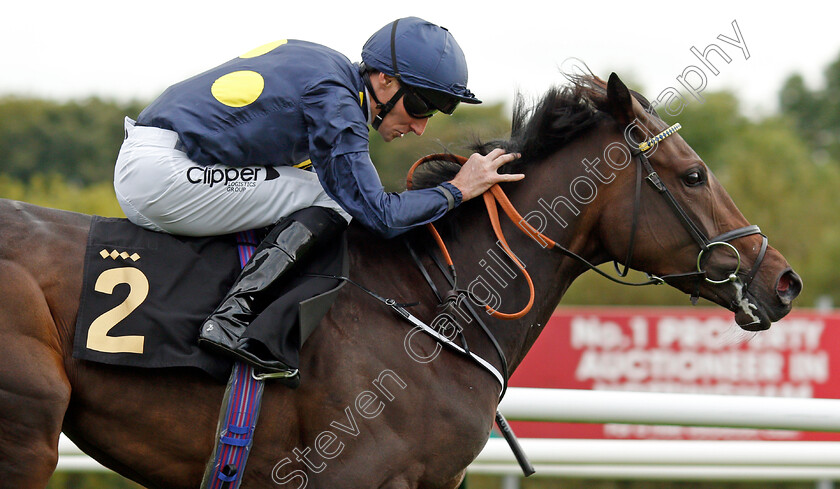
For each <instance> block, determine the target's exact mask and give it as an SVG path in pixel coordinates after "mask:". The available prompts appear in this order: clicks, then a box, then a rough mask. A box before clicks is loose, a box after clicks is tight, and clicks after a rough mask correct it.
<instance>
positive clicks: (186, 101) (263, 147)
mask: <svg viewBox="0 0 840 489" xmlns="http://www.w3.org/2000/svg"><path fill="white" fill-rule="evenodd" d="M466 85H467V64H466V60H465V58H464V54H463V52H462V51H461V48H460V47H459V46H458V44H457V43H456V42H455V39H454V38H453V37H452V35H451V34H450V33H449V32H448V31H447V30H446V29H444V28H442V27H439V26H437V25H434V24H431V23H429V22H426V21H424V20H422V19H419V18H416V17H408V18H404V19H398V20H395V21H394V22H393V23H390V24H388V25H386V26H385V27H383V28H382V29H380V30H379V31H377V32H376V33H375V34H373V36H371V37H370V39H368V41H367V43H365V45H364V48H363V51H362V62H361V63H358V64H354V63H351V62H350V61H349V60H348V59H347V58H346V57H344V56H343V55H341V54H339V53H338V52H336V51H334V50H332V49H329V48H327V47H324V46H320V45H317V44H313V43H309V42H305V41H298V40H283V41H277V42H274V43H270V44H267V45H265V46H262V47H259V48H257V49H254V50H252V51H250V52H248V53H245V54H243V55H241V56H240V57H238V58H235V59H233V60H231V61H228V62H227V63H225V64H222V65H220V66H218V67H216V68H212V69H210V70H209V71H206V72H204V73H201V74H199V75H196V76H194V77H192V78H189V79H187V80H185V81H182V82H180V83H177V84H175V85H173V86H171V87H169V88H168V89H167V90H166V91H164V93H163V94H162V95H161V96H160V97H159V98H158V99H157V100H155V101H154V102H152V104H151V105H149V106H148V107H146V109H144V110H143V111H142V113H141V114H140V116H139V117H138V119H137V121H136V122H134V121H132V120H131V119H128V118H126V139H125V141H124V143H123V145H122V148H121V149H120V153H119V156H118V157H117V162H116V168H115V172H114V188H115V190H116V195H117V199H118V201H119V203H120V206H121V207H122V209H123V211H124V212H125V214H126V216H127V217H128V218H129V220H131V221H132V222H133V223H135V224H138V225H140V226H142V227H145V228H147V229H151V230H155V231H160V232H166V233H172V234H178V235H187V236H212V235H220V234H227V233H234V232H238V231H242V230H247V229H256V228H263V227H267V226H273V228H272V229H271V231H270V232H269V233H268V235H267V236H266V237H265V238H264V240H263V242H262V243H261V244H260V245H259V246H258V247H257V249H256V251H255V253H254V255H253V257H252V258H251V260H250V261H249V262H248V263H247V264H246V265H245V267H243V269H242V272H241V274H240V276H239V277H238V278H237V279H236V281H235V282H234V284H233V286H232V288H231V290H230V292H229V293H228V294H227V296H226V297H225V298H224V299H223V301H222V303H221V305H219V307H218V308H217V309H216V310H215V311H214V312H213V313H212V314H211V316H210V317H209V318H208V319H207V320H206V321H205V323H204V325H203V326H202V329H201V333H200V337H199V343H200V344H201V345H202V346H203V347H206V348H208V349H210V350H214V351H217V352H222V353H224V354H226V355H229V356H233V357H235V358H237V359H239V360H242V361H245V362H247V363H249V364H251V365H254V366H255V367H256V368H257V369H258V370H259V371H261V372H266V373H277V374H278V376H279V377H282V376H283V375H285V374H289V375H290V376H291V375H296V371H294V369H291V368H290V367H289V366H287V365H285V364H284V363H283V362H281V361H279V360H277V359H276V358H273V355H271V354H270V353H269V352H268V350H267V348H266V347H265V345H261V344H259V342H256V341H254V340H244V339H240V336H241V335H242V333H243V332H244V330H245V328H246V327H247V326H248V324H249V323H250V322H251V321H252V320H253V318H254V317H255V316H256V315H258V314H259V313H260V312H261V311H262V310H263V309H265V307H267V305H268V304H270V303H271V301H272V300H273V299H274V298H275V296H276V293H277V289H278V285H279V284H281V283H282V277H283V276H284V274H285V273H286V272H287V271H288V270H289V269H290V268H292V266H293V265H294V263H295V262H296V261H297V260H301V259H304V258H305V256H306V254H307V252H308V251H309V250H311V249H313V248H316V247H317V245H318V244H319V243H322V242H326V241H329V240H332V239H335V238H336V237H337V236H339V235H340V233H341V232H342V231H343V230H344V229H345V227H346V226H347V224H348V223H349V221H350V220H351V219H357V220H358V221H359V222H361V224H363V225H364V226H365V227H367V228H368V229H370V230H371V231H373V232H375V233H377V234H379V235H381V236H383V237H385V238H390V237H393V236H396V235H398V234H400V233H403V232H405V231H407V230H409V229H411V228H413V227H415V226H419V225H422V224H425V223H428V222H431V221H434V220H436V219H438V218H440V217H441V216H443V215H444V214H445V213H446V212H447V211H449V210H451V209H453V208H454V207H456V206H457V205H459V204H460V203H461V202H463V201H465V200H468V199H471V198H473V197H476V196H478V195H481V194H482V193H483V192H484V191H485V190H487V189H488V188H489V187H490V186H492V185H493V184H495V183H497V182H502V181H514V180H519V179H521V178H523V176H522V175H504V174H499V173H498V172H497V169H498V168H499V167H500V166H501V165H503V164H505V163H507V162H509V161H512V160H513V159H515V158H516V157H517V155H513V154H505V153H504V151H502V150H501V149H497V150H494V151H492V152H490V153H489V154H488V155H486V156H482V155H479V154H473V155H472V156H471V157H470V159H469V160H468V161H467V163H466V164H465V165H464V166H463V168H462V169H461V171H460V172H459V173H458V175H457V176H456V177H455V178H453V180H451V181H449V182H445V183H442V184H441V185H439V186H438V187H436V188H429V189H423V190H414V191H405V192H402V193H386V192H385V191H384V189H383V187H382V184H381V183H380V180H379V176H378V175H377V173H376V170H375V168H374V166H373V164H372V162H371V160H370V155H369V147H368V145H369V142H368V125H370V126H372V127H373V128H374V129H375V130H376V131H377V132H379V134H380V135H381V136H382V138H383V139H384V140H385V141H386V142H388V141H391V140H393V139H395V138H398V137H402V136H403V135H405V134H406V133H408V132H413V133H415V134H417V135H421V134H423V131H424V130H425V128H426V124H427V123H428V121H429V118H430V117H431V116H432V115H433V114H434V113H436V112H442V113H445V114H451V113H452V112H453V111H454V110H455V108H456V106H457V105H458V104H459V103H460V102H465V103H469V104H478V103H481V102H480V100H478V99H476V97H475V95H473V94H472V92H470V91H469V90H468V89H467V86H466Z"/></svg>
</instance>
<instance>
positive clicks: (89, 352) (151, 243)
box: [73, 216, 347, 380]
mask: <svg viewBox="0 0 840 489" xmlns="http://www.w3.org/2000/svg"><path fill="white" fill-rule="evenodd" d="M85 253H86V254H85V270H84V278H83V283H82V296H81V300H80V303H79V314H78V317H77V320H76V335H75V338H74V346H73V357H74V358H78V359H82V360H89V361H93V362H99V363H105V364H110V365H121V366H131V367H144V368H166V367H194V368H199V369H201V370H203V371H205V372H207V373H209V374H210V375H212V376H214V377H216V378H218V379H219V380H226V379H227V376H228V374H229V371H230V367H231V365H232V363H231V361H230V360H228V359H224V358H219V357H217V356H214V355H211V354H209V353H207V352H206V351H204V350H202V349H200V348H199V347H198V346H197V339H198V333H199V328H200V327H201V324H202V323H203V322H204V320H205V319H206V318H207V317H208V316H209V315H210V313H212V312H213V310H214V309H215V308H216V306H217V305H218V304H219V303H220V302H221V300H222V298H223V297H224V295H225V294H226V293H227V291H228V290H229V289H230V286H231V285H232V284H233V281H234V280H235V278H236V276H237V275H238V273H239V271H240V270H241V266H240V262H239V255H238V243H237V240H236V235H225V236H218V237H212V238H191V237H182V236H172V235H169V234H163V233H156V232H153V231H148V230H145V229H143V228H140V227H139V226H136V225H134V224H132V223H131V222H129V221H128V220H126V219H116V218H103V217H98V216H95V217H94V218H93V221H92V223H91V227H90V235H89V238H88V244H87V249H86V252H85ZM345 255H346V242H345V237H344V236H342V238H341V239H340V240H337V241H336V242H335V243H332V244H330V245H329V246H326V247H324V248H323V249H321V250H318V251H317V252H316V253H314V257H313V258H312V259H310V260H308V261H307V262H306V263H304V264H301V266H300V267H299V268H298V269H297V270H295V271H294V273H293V274H292V276H291V277H290V279H289V280H288V281H287V283H286V286H285V288H284V290H283V293H282V294H281V295H280V296H279V297H278V298H277V299H276V300H275V301H274V302H273V303H272V304H271V305H270V306H269V307H268V308H267V309H266V310H265V311H264V312H263V313H262V314H261V315H260V316H259V317H257V319H256V320H254V322H253V323H252V324H251V325H250V326H249V327H248V329H247V332H246V336H247V337H248V338H252V339H255V340H258V341H260V342H262V343H263V344H265V345H266V346H267V347H268V349H269V350H270V351H271V352H272V353H273V354H274V355H275V356H277V358H278V359H280V360H282V361H283V362H284V363H286V364H287V365H289V366H292V367H297V366H298V364H299V351H300V347H301V346H302V344H303V342H304V341H305V340H306V338H307V337H308V336H309V334H310V333H311V332H312V331H313V330H314V328H315V327H316V326H317V324H318V323H319V322H320V321H321V319H322V318H323V316H324V315H325V314H326V312H327V311H328V309H329V306H330V305H331V304H332V302H333V300H334V299H335V296H336V295H337V292H338V289H339V288H340V287H341V285H342V283H340V282H339V281H338V280H335V279H330V278H321V277H312V276H311V274H322V275H345V276H346V274H347V270H346V263H347V260H346V259H345Z"/></svg>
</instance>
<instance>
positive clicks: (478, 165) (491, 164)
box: [449, 148, 525, 201]
mask: <svg viewBox="0 0 840 489" xmlns="http://www.w3.org/2000/svg"><path fill="white" fill-rule="evenodd" d="M520 156H522V155H520V154H518V153H505V150H503V149H501V148H496V149H494V150H493V151H491V152H489V153H488V154H487V155H486V156H482V155H480V154H478V153H473V154H472V155H471V156H470V159H468V160H467V162H466V163H464V166H462V167H461V170H460V171H459V172H458V174H457V175H455V178H453V179H452V181H450V182H449V183H451V184H452V185H455V186H456V187H458V190H460V191H461V195H462V201H467V200H470V199H472V198H474V197H478V196H479V195H481V194H483V193H484V192H486V191H487V189H489V188H490V187H492V186H493V185H494V184H497V183H499V182H516V181H518V180H522V179H523V178H525V175H523V174H521V173H518V174H499V173H498V171H497V170H498V169H499V167H501V166H502V165H504V164H505V163H510V162H511V161H513V160H515V159H517V158H519V157H520Z"/></svg>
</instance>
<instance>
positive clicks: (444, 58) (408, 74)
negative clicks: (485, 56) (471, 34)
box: [362, 17, 481, 104]
mask: <svg viewBox="0 0 840 489" xmlns="http://www.w3.org/2000/svg"><path fill="white" fill-rule="evenodd" d="M392 28H393V22H391V23H388V25H386V26H384V27H382V28H381V29H379V30H378V31H376V32H375V33H374V34H373V35H372V36H371V37H370V39H368V40H367V42H366V43H365V45H364V48H362V61H363V62H364V63H365V65H366V66H367V67H369V68H373V69H375V70H378V71H381V72H382V73H385V74H388V75H391V76H395V75H396V74H395V73H394V66H393V63H392V60H391V34H392ZM394 51H395V52H396V58H397V70H398V71H399V78H400V79H401V81H402V82H404V83H405V84H407V85H410V86H412V87H418V88H428V89H431V90H436V91H438V92H443V93H446V94H448V95H451V96H453V97H456V98H458V99H459V100H460V101H462V102H466V103H472V104H478V103H481V101H480V100H478V99H477V98H475V95H474V94H473V93H472V92H470V91H469V90H468V89H467V60H466V58H465V57H464V52H463V51H462V50H461V47H460V46H459V45H458V43H457V42H455V38H454V37H452V34H450V33H449V31H448V30H446V29H445V28H443V27H440V26H437V25H435V24H432V23H431V22H427V21H425V20H423V19H420V18H418V17H406V18H403V19H399V20H398V21H397V29H396V33H395V35H394Z"/></svg>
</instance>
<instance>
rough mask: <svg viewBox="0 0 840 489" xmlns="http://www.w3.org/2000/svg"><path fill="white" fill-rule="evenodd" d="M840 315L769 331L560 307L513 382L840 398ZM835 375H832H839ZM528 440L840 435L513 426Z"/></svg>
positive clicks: (696, 318) (796, 318) (687, 317)
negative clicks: (756, 331) (839, 349)
mask: <svg viewBox="0 0 840 489" xmlns="http://www.w3.org/2000/svg"><path fill="white" fill-rule="evenodd" d="M838 326H840V314H838V313H827V314H822V313H817V312H807V311H806V312H793V313H791V314H790V315H789V316H787V317H786V318H784V319H783V320H781V321H779V322H778V323H775V324H774V325H773V326H772V327H771V328H770V329H769V330H767V331H763V332H760V333H750V332H747V331H743V330H742V329H741V328H739V327H738V326H737V325H736V324H735V322H734V320H733V317H732V313H730V312H728V311H725V310H722V309H713V308H562V309H559V310H558V311H557V312H556V313H555V314H554V316H553V317H552V318H551V320H550V321H549V323H548V325H546V327H545V329H544V330H543V333H542V334H541V335H540V337H539V339H538V340H537V342H536V344H535V345H534V347H533V348H532V349H531V351H530V352H529V353H528V356H527V357H526V358H525V361H524V362H523V363H522V364H521V365H520V366H519V367H518V368H517V370H516V372H515V373H514V375H513V376H512V378H511V380H510V385H511V386H513V387H542V388H555V389H596V390H611V391H615V390H622V391H639V392H674V393H696V394H723V395H748V396H780V397H817V398H835V399H836V398H840V379H838V378H837V377H838V376H840V351H838V347H840V327H838ZM832 373H834V377H832ZM512 425H513V428H514V431H515V432H516V434H517V435H518V436H520V437H523V438H627V439H714V440H729V439H738V440H840V433H809V432H797V431H781V430H748V429H725V428H706V427H682V426H644V425H623V424H607V425H595V424H566V423H531V422H515V423H512Z"/></svg>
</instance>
